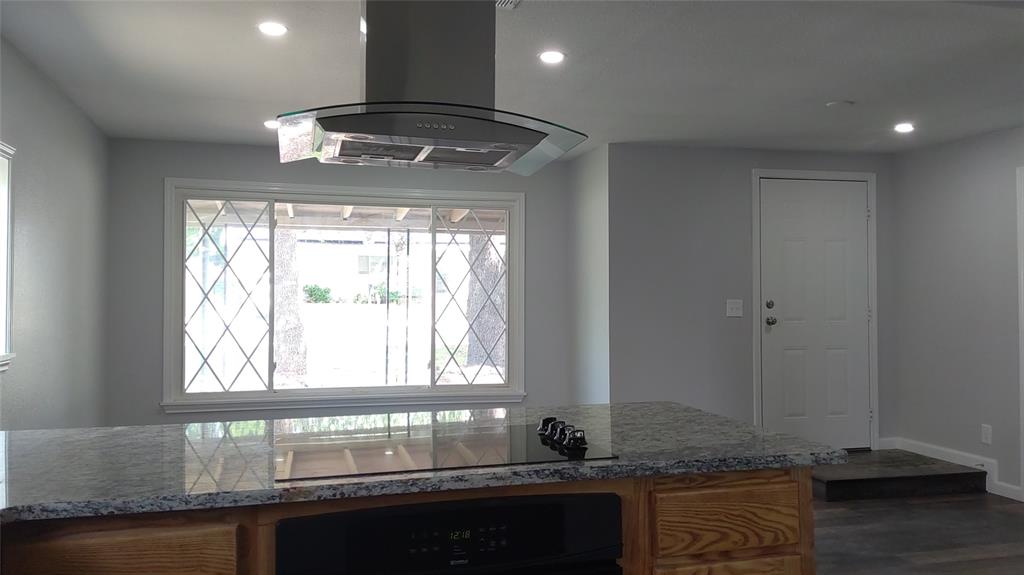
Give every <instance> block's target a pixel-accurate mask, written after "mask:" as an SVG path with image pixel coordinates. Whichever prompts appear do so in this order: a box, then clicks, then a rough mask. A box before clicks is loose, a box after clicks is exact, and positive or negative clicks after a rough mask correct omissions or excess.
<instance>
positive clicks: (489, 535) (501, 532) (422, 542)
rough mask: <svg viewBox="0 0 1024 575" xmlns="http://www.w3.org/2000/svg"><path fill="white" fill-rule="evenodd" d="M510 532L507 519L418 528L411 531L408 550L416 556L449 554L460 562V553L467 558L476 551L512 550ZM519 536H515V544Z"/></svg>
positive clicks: (426, 556)
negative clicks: (476, 523)
mask: <svg viewBox="0 0 1024 575" xmlns="http://www.w3.org/2000/svg"><path fill="white" fill-rule="evenodd" d="M509 536H510V533H509V529H508V522H506V521H501V522H494V521H489V522H485V524H481V525H479V526H476V527H472V526H461V525H460V526H452V527H446V528H444V529H424V530H415V531H412V532H411V533H409V541H408V547H407V549H406V553H407V554H408V556H409V557H415V558H417V559H424V558H428V557H438V556H446V557H448V558H449V559H450V560H451V561H455V562H457V561H458V560H459V557H464V558H466V559H468V558H469V557H470V555H471V554H474V553H481V554H482V553H487V554H500V553H505V552H507V551H508V550H509ZM516 540H517V539H516V538H513V539H512V543H513V544H512V547H513V548H514V547H515V542H516Z"/></svg>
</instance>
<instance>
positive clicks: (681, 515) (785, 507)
mask: <svg viewBox="0 0 1024 575" xmlns="http://www.w3.org/2000/svg"><path fill="white" fill-rule="evenodd" d="M654 529H655V553H656V555H657V556H658V557H680V556H683V555H696V554H700V553H708V552H712V551H736V550H740V549H756V548H761V547H774V546H777V545H789V544H794V543H798V542H799V541H800V493H799V486H798V484H797V483H796V482H789V483H780V484H777V485H765V486H761V487H747V488H742V489H739V488H737V489H692V490H682V491H669V492H662V493H656V494H655V496H654Z"/></svg>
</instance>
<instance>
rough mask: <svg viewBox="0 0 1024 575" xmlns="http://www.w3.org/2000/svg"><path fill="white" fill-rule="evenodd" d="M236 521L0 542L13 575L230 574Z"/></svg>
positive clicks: (234, 565)
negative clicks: (7, 542) (4, 543)
mask: <svg viewBox="0 0 1024 575" xmlns="http://www.w3.org/2000/svg"><path fill="white" fill-rule="evenodd" d="M237 532H238V526H237V525H234V524H206V525H203V524H195V525H187V526H177V527H140V528H132V529H116V530H110V531H94V532H82V533H71V534H63V535H54V536H48V537H40V538H34V539H32V540H25V541H19V542H12V543H11V544H9V545H5V546H4V556H3V572H4V573H12V574H15V575H42V574H46V575H138V574H140V573H146V574H147V575H165V574H166V575H170V574H172V573H173V574H177V575H181V574H196V575H199V574H202V575H235V573H236V572H237V570H238V541H237V537H238V536H237Z"/></svg>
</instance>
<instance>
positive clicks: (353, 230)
mask: <svg viewBox="0 0 1024 575" xmlns="http://www.w3.org/2000/svg"><path fill="white" fill-rule="evenodd" d="M521 204H522V197H521V195H520V194H495V193H467V192H458V193H453V192H432V193H425V192H401V191H393V190H387V191H383V192H372V191H366V190H343V189H330V190H325V189H323V188H316V189H304V188H299V187H296V188H294V189H282V187H281V186H273V187H269V186H261V185H258V184H238V183H223V182H221V183H217V182H205V183H202V182H198V183H197V182H187V181H183V180H168V186H167V216H168V224H167V237H166V240H165V241H166V244H167V246H166V249H167V256H166V259H165V262H166V269H165V274H166V280H167V281H166V285H168V286H173V288H174V289H170V288H169V289H167V290H166V295H167V301H166V302H165V324H166V325H165V338H166V342H165V370H164V371H165V386H164V405H165V407H166V408H167V409H168V410H169V411H176V410H181V411H186V410H191V409H207V408H216V407H218V406H219V407H232V406H233V405H235V404H237V405H239V406H245V407H280V406H286V405H301V406H306V405H348V404H408V403H433V402H452V401H478V400H479V401H502V400H509V401H514V400H519V399H521V398H522V396H523V393H522V390H523V386H522V380H521V373H522V371H521V367H520V365H521V364H520V363H518V362H521V361H522V351H521V350H522V342H521V331H520V330H521V321H520V319H519V317H520V316H519V315H518V314H520V313H521V309H522V308H521V277H522V275H521V267H520V266H521V252H522V250H521V248H520V247H519V245H520V244H519V243H518V242H520V241H521V234H520V230H521V226H522V216H521V209H522V208H521Z"/></svg>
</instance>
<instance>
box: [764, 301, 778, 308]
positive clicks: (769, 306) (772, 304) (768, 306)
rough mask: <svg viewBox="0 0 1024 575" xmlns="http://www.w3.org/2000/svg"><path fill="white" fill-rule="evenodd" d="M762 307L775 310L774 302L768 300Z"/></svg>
mask: <svg viewBox="0 0 1024 575" xmlns="http://www.w3.org/2000/svg"><path fill="white" fill-rule="evenodd" d="M764 307H766V308H768V309H775V300H773V299H770V300H768V301H766V302H764Z"/></svg>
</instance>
